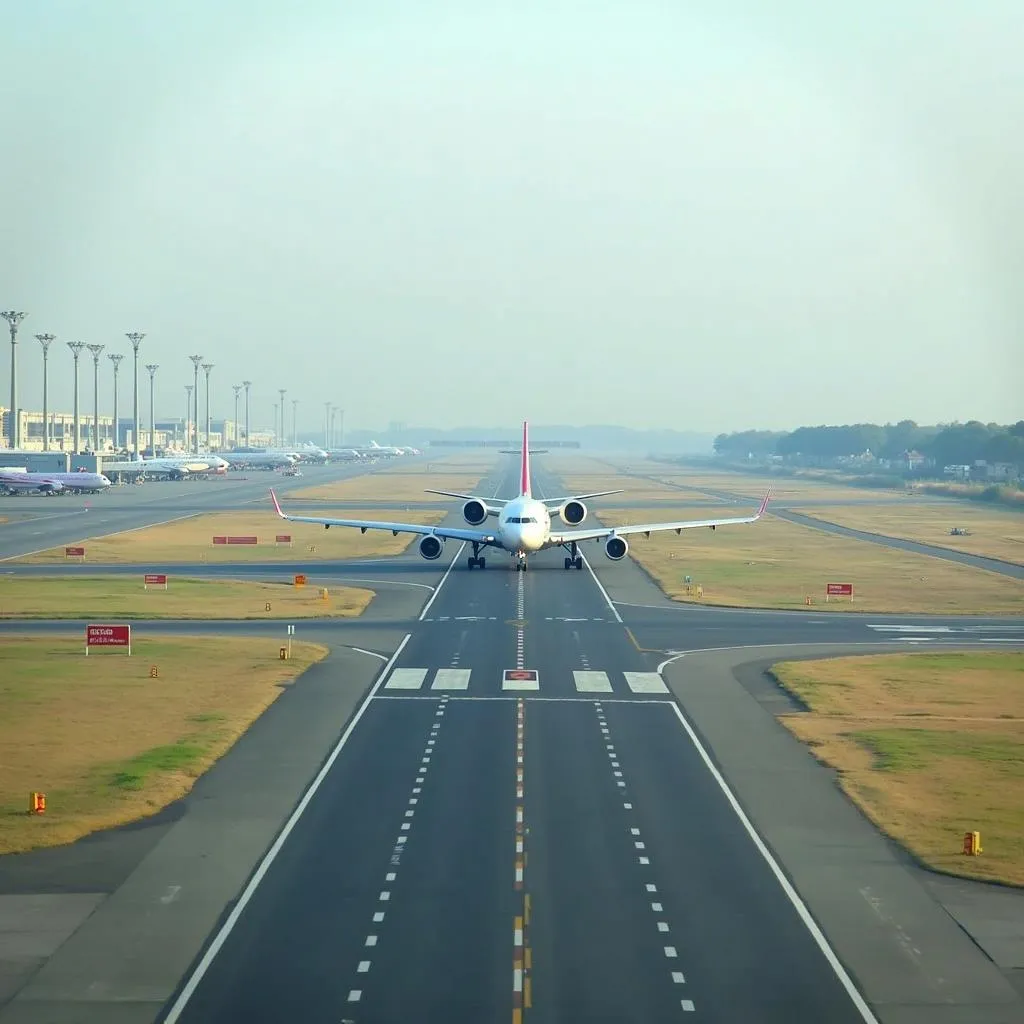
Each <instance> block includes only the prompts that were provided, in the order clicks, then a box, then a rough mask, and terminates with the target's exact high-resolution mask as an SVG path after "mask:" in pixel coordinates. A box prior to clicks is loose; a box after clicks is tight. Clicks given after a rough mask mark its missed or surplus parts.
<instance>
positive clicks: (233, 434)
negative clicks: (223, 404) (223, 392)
mask: <svg viewBox="0 0 1024 1024" xmlns="http://www.w3.org/2000/svg"><path fill="white" fill-rule="evenodd" d="M231 390H232V391H234V393H235V418H234V420H233V421H232V425H231V440H232V442H233V447H235V448H237V447H238V396H239V394H241V391H242V385H241V384H232V385H231ZM225 433H226V431H225Z"/></svg>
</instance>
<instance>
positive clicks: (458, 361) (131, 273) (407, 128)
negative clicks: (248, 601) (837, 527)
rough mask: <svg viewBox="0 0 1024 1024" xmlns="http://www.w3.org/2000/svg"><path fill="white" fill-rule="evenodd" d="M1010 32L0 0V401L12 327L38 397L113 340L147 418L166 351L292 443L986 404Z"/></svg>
mask: <svg viewBox="0 0 1024 1024" xmlns="http://www.w3.org/2000/svg"><path fill="white" fill-rule="evenodd" d="M1022 39H1024V3H1021V2H1020V0H981V2H980V3H979V2H978V0H943V2H942V3H938V4H936V3H934V2H932V0H856V2H849V0H844V2H838V0H837V2H836V3H829V4H822V3H819V2H812V0H760V2H755V0H745V2H744V0H731V2H730V0H701V2H697V0H694V2H686V3H681V2H678V0H673V2H669V0H664V2H654V0H622V2H612V0H604V2H599V3H595V2H593V0H591V2H589V3H582V2H580V3H567V2H560V0H543V2H529V0H518V2H516V3H496V2H490V3H488V2H484V3H481V2H480V0H475V2H461V3H454V2H447V0H433V2H431V3H430V4H424V3H422V0H417V2H411V0H410V2H406V3H400V2H392V0H362V2H359V0H352V2H349V3H340V4H339V3H337V2H328V0H319V2H318V0H308V2H306V3H302V4H294V5H286V4H282V3H278V4H266V3H256V2H253V0H244V2H243V0H218V2H217V3H210V2H209V0H177V2H175V3H173V4H172V3H162V4H158V3H155V2H154V3H138V2H135V0H121V2H113V0H79V2H72V0H44V2H39V3H22V4H11V5H8V10H6V12H5V20H4V45H3V60H2V62H0V84H2V88H0V113H2V116H3V124H4V126H5V130H4V145H3V149H4V157H3V161H2V164H0V194H2V196H3V198H4V203H3V207H4V209H3V216H2V217H0V235H2V238H0V242H2V256H0V307H2V308H11V307H14V308H18V309H25V310H28V311H30V314H31V315H30V317H29V319H27V320H26V321H25V323H24V325H23V327H22V335H21V336H22V344H21V347H20V351H21V372H20V374H19V379H20V387H21V404H22V405H23V406H25V407H33V408H38V407H39V406H40V404H41V397H40V394H41V358H40V356H39V351H38V346H37V345H36V342H35V341H34V340H33V339H32V334H34V333H38V332H42V331H51V332H53V333H55V334H56V335H58V338H59V341H58V343H57V345H56V346H55V349H54V350H53V351H52V352H51V359H50V387H51V408H60V407H64V408H67V407H69V406H70V396H71V355H70V353H69V352H68V351H67V349H66V347H65V346H64V345H63V342H64V341H66V340H70V339H74V338H80V339H82V340H84V341H87V342H103V343H106V344H107V345H108V351H109V350H112V349H113V348H120V350H122V351H127V350H128V346H127V343H125V344H124V345H121V341H123V332H125V331H128V330H136V329H139V330H145V331H148V332H149V336H148V337H147V339H146V341H145V342H144V348H143V352H144V355H145V360H144V361H147V362H148V361H153V362H157V363H159V364H160V371H159V374H158V378H157V380H158V401H157V415H158V416H160V415H176V414H179V413H180V411H181V409H182V408H183V406H184V389H183V385H184V384H185V383H186V382H187V381H189V380H190V379H191V366H190V364H189V363H188V361H187V359H186V356H187V355H188V354H189V353H191V352H199V353H202V354H204V355H205V356H206V357H207V358H208V359H209V361H211V362H213V363H215V364H216V368H215V370H214V371H213V381H214V389H213V396H214V401H213V405H214V414H215V415H216V414H218V413H227V414H230V411H231V403H232V401H233V399H232V396H231V390H230V384H232V383H237V382H238V381H240V380H241V379H242V378H243V377H249V378H251V379H252V380H253V382H254V387H253V410H254V420H255V423H256V425H258V424H260V423H263V424H267V425H269V423H270V422H271V416H272V413H271V403H272V402H273V400H274V398H275V397H276V395H275V394H274V389H276V388H278V387H286V388H288V392H289V399H290V398H291V397H298V398H300V399H301V402H302V404H301V406H300V429H302V427H303V426H306V427H308V428H312V427H316V426H317V425H318V424H320V423H322V419H323V403H324V402H325V401H334V402H336V403H338V404H339V405H341V406H343V407H344V408H345V409H346V410H347V413H346V424H347V425H349V426H354V427H371V428H379V427H381V426H383V425H385V424H386V423H387V422H388V421H389V420H392V419H395V420H402V421H405V422H407V423H411V424H416V423H420V424H432V425H437V426H442V427H448V426H455V425H459V424H463V423H471V422H476V423H487V424H506V423H507V424H509V425H512V424H514V423H515V422H516V421H518V420H521V419H522V418H523V417H524V416H529V417H531V418H533V419H536V420H538V421H545V420H546V421H548V422H562V423H566V422H575V423H596V422H618V423H622V424H626V425H630V426H637V427H678V428H693V429H698V430H708V431H712V432H713V431H719V430H725V429H739V428H744V427H752V426H762V427H775V428H782V427H791V426H796V425H798V424H801V423H819V422H848V421H858V420H876V421H885V420H896V419H900V418H902V417H904V416H909V417H912V418H915V419H917V420H919V421H921V422H934V421H937V420H950V419H968V418H972V417H977V418H980V419H984V420H1000V421H1012V420H1016V419H1019V418H1021V416H1024V401H1022V398H1021V395H1022V390H1021V384H1022V382H1024V188H1022V182H1024V133H1022V131H1021V125H1024V60H1021V55H1020V41H1021V40H1022ZM0 326H2V325H0ZM0 352H2V353H3V358H2V359H0V394H2V399H0V403H2V404H6V399H7V394H8V388H9V380H8V375H7V369H6V367H7V347H6V343H4V342H3V338H2V335H0ZM104 362H106V360H105V359H104ZM125 366H127V364H124V366H123V369H124V368H125ZM104 369H105V371H106V374H105V375H106V377H107V378H108V379H107V381H106V383H105V390H106V391H107V392H108V394H109V367H104ZM124 379H125V378H124V377H122V380H124ZM82 386H83V402H85V403H86V404H87V405H88V406H89V407H91V404H92V374H91V365H90V366H89V369H88V372H87V373H86V372H83V374H82ZM122 394H124V392H122ZM289 406H290V402H289ZM124 407H125V406H122V408H124ZM144 408H146V411H147V412H148V406H146V407H144Z"/></svg>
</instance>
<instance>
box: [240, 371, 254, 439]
mask: <svg viewBox="0 0 1024 1024" xmlns="http://www.w3.org/2000/svg"><path fill="white" fill-rule="evenodd" d="M242 387H243V388H245V446H246V448H248V447H249V389H250V388H251V387H252V381H251V380H243V381H242Z"/></svg>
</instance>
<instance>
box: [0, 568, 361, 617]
mask: <svg viewBox="0 0 1024 1024" xmlns="http://www.w3.org/2000/svg"><path fill="white" fill-rule="evenodd" d="M373 597H374V594H373V591H372V590H364V589H362V588H360V587H336V586H335V587H329V588H327V598H326V599H324V598H321V597H320V588H319V587H316V586H305V587H295V586H293V585H291V584H286V583H256V582H248V581H240V580H212V579H203V580H196V579H178V578H175V577H174V576H171V577H170V578H169V581H168V587H167V589H166V590H164V589H163V587H159V586H157V587H149V588H148V589H144V588H143V580H142V576H141V575H138V576H130V577H128V576H101V577H96V576H92V577H88V576H70V577H68V576H52V577H39V576H0V618H5V619H40V618H42V619H83V618H93V619H103V618H105V619H108V620H109V619H281V618H289V619H308V618H329V617H342V618H345V617H351V616H355V615H360V614H361V613H362V612H363V611H364V610H365V609H366V606H367V605H368V604H369V603H370V602H371V601H372V600H373ZM268 604H269V605H270V610H269V611H268V610H267V605H268Z"/></svg>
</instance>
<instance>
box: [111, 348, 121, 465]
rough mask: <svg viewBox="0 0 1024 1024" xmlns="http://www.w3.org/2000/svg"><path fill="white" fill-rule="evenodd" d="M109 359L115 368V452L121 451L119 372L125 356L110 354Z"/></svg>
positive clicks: (116, 353) (115, 353) (117, 353)
mask: <svg viewBox="0 0 1024 1024" xmlns="http://www.w3.org/2000/svg"><path fill="white" fill-rule="evenodd" d="M107 358H108V359H109V360H110V365H111V366H113V367H114V451H115V452H119V451H120V450H121V427H120V424H119V423H118V419H117V371H118V368H119V367H120V365H121V360H122V359H124V356H123V355H122V354H121V353H120V352H108V353H107Z"/></svg>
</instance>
